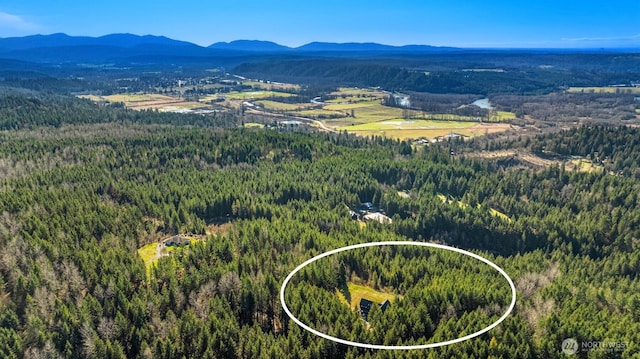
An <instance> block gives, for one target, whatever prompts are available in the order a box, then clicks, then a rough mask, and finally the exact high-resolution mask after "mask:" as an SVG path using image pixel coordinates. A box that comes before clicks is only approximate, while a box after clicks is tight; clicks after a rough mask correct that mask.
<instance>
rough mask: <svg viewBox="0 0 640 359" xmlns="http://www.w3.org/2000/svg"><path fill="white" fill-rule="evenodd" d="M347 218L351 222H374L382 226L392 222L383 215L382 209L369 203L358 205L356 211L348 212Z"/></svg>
mask: <svg viewBox="0 0 640 359" xmlns="http://www.w3.org/2000/svg"><path fill="white" fill-rule="evenodd" d="M349 216H350V217H351V219H353V220H361V221H376V222H380V223H382V224H389V223H391V222H392V221H391V218H389V217H388V216H387V215H386V214H385V212H384V210H383V209H382V208H378V207H376V206H375V205H374V204H373V203H371V202H363V203H360V207H358V210H356V211H354V210H349Z"/></svg>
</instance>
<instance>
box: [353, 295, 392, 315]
mask: <svg viewBox="0 0 640 359" xmlns="http://www.w3.org/2000/svg"><path fill="white" fill-rule="evenodd" d="M373 304H374V303H373V302H372V301H370V300H369V299H365V298H360V314H361V315H362V317H363V318H364V320H367V316H368V315H369V311H370V310H371V306H372V305H373ZM378 305H379V306H380V309H382V312H383V313H384V311H386V310H387V308H389V306H390V305H391V302H390V301H389V300H388V299H387V300H385V301H384V302H382V303H380V304H378Z"/></svg>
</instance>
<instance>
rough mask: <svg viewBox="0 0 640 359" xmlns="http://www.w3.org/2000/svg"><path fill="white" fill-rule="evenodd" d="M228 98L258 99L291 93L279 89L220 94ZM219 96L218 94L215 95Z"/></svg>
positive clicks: (286, 95) (284, 95)
mask: <svg viewBox="0 0 640 359" xmlns="http://www.w3.org/2000/svg"><path fill="white" fill-rule="evenodd" d="M222 96H224V97H226V98H227V99H228V100H243V101H245V100H259V99H264V98H269V97H290V96H293V94H290V93H288V92H279V91H233V92H229V93H226V94H224V95H222ZM215 97H219V96H215Z"/></svg>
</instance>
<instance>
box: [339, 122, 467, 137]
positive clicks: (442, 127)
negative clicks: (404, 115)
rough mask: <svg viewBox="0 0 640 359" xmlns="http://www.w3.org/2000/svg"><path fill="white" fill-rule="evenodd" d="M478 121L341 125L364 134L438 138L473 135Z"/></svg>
mask: <svg viewBox="0 0 640 359" xmlns="http://www.w3.org/2000/svg"><path fill="white" fill-rule="evenodd" d="M476 125H478V124H477V123H476V122H462V121H433V120H404V119H398V118H396V119H390V120H383V121H376V122H367V123H363V124H358V125H353V126H346V127H339V128H338V130H346V131H348V132H353V133H356V134H359V135H363V136H380V135H382V136H386V137H393V138H399V139H415V138H436V137H440V136H446V135H449V134H451V133H455V134H458V135H462V136H467V137H472V136H474V135H475V133H474V132H473V131H470V129H471V128H473V127H474V126H476Z"/></svg>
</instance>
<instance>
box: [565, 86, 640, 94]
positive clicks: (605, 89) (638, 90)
mask: <svg viewBox="0 0 640 359" xmlns="http://www.w3.org/2000/svg"><path fill="white" fill-rule="evenodd" d="M568 92H572V93H632V94H640V87H619V86H602V87H570V88H569V90H568Z"/></svg>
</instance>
